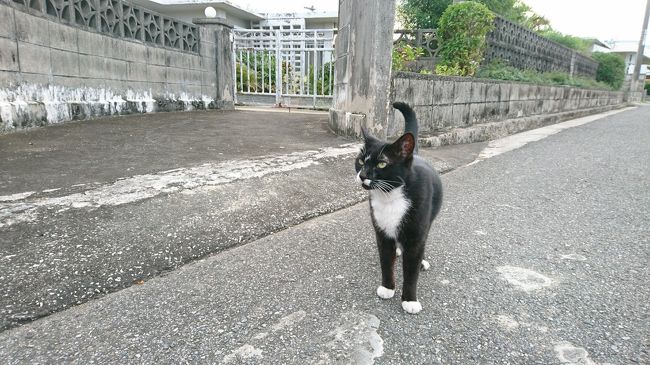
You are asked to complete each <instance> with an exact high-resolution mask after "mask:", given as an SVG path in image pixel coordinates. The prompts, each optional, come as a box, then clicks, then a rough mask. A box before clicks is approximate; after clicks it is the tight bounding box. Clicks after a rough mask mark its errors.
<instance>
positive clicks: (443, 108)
mask: <svg viewBox="0 0 650 365" xmlns="http://www.w3.org/2000/svg"><path fill="white" fill-rule="evenodd" d="M624 95H625V93H623V92H613V91H604V90H586V89H577V88H571V87H565V86H543V85H533V84H527V83H517V82H506V81H497V80H484V79H474V78H464V77H443V76H434V75H421V74H415V73H406V72H398V73H396V74H395V75H394V76H393V80H392V89H391V99H392V100H393V101H404V102H407V103H409V104H410V105H412V106H413V109H414V110H415V112H416V113H417V116H418V120H419V123H420V136H421V137H422V139H421V141H422V142H423V143H424V144H429V145H440V144H448V143H463V142H477V141H480V140H487V139H490V138H494V137H498V136H500V135H507V134H511V133H514V132H518V131H520V130H525V129H531V128H535V127H538V126H541V125H544V124H549V123H554V122H557V121H559V120H562V119H568V118H571V117H577V116H581V115H586V114H590V113H595V112H598V111H601V110H607V109H611V108H614V107H618V106H622V105H624V104H625V100H624ZM509 120H510V121H519V122H517V123H516V125H515V124H512V123H505V122H504V121H509ZM403 125H404V122H403V118H402V116H401V114H400V113H399V112H396V111H395V110H394V109H393V110H391V113H390V115H389V117H388V135H389V136H396V135H398V134H400V133H401V131H402V130H403ZM479 125H480V126H481V127H477V126H479ZM487 125H489V127H486V126H487ZM460 128H465V129H467V131H468V133H469V134H472V133H473V134H474V135H473V136H469V134H468V135H467V136H465V137H467V138H470V137H471V140H465V141H463V140H457V141H450V140H448V139H449V138H452V137H450V136H443V137H439V136H441V135H445V134H446V133H449V132H450V131H452V130H455V131H456V132H454V133H456V137H453V138H456V139H459V138H461V139H462V136H461V135H460V134H459V132H458V131H461V130H462V129H460ZM486 128H487V129H486ZM504 128H505V129H504ZM501 129H503V130H501ZM427 136H428V137H431V138H429V139H428V140H427ZM427 141H428V142H427Z"/></svg>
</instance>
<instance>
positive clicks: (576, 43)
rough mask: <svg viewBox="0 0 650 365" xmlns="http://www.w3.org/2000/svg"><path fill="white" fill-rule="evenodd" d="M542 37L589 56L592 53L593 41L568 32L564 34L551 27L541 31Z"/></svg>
mask: <svg viewBox="0 0 650 365" xmlns="http://www.w3.org/2000/svg"><path fill="white" fill-rule="evenodd" d="M539 34H540V35H541V36H542V37H544V38H547V39H550V40H552V41H554V42H557V43H559V44H562V45H564V46H567V47H569V48H571V49H575V50H576V51H578V52H580V53H582V54H584V55H587V56H589V55H590V54H591V43H592V42H591V41H590V40H587V39H583V38H580V37H574V36H572V35H568V34H562V33H560V32H558V31H556V30H553V29H549V30H546V31H543V32H540V33H539Z"/></svg>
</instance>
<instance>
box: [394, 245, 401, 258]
mask: <svg viewBox="0 0 650 365" xmlns="http://www.w3.org/2000/svg"><path fill="white" fill-rule="evenodd" d="M395 255H396V256H397V257H400V256H402V249H401V248H399V247H398V248H396V249H395Z"/></svg>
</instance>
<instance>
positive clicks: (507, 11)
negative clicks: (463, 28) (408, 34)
mask: <svg viewBox="0 0 650 365" xmlns="http://www.w3.org/2000/svg"><path fill="white" fill-rule="evenodd" d="M474 1H475V2H478V3H482V4H484V5H485V6H487V8H488V9H490V10H492V11H493V12H495V13H497V14H499V15H501V16H503V17H504V18H506V19H509V20H512V21H514V22H517V23H519V24H521V25H523V26H526V27H528V28H530V29H533V30H541V29H545V27H548V24H549V23H548V20H546V19H545V18H544V17H542V16H540V15H538V14H535V13H534V12H533V11H532V9H531V8H530V7H529V6H528V5H526V4H524V3H523V2H521V1H520V0H474ZM451 4H452V0H403V1H402V3H401V4H400V5H399V7H398V8H397V15H398V17H399V19H400V21H401V22H402V24H404V26H405V27H406V29H435V28H437V27H438V23H439V19H440V17H441V16H442V13H444V12H445V10H446V9H447V7H448V6H449V5H451Z"/></svg>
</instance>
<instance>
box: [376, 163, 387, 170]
mask: <svg viewBox="0 0 650 365" xmlns="http://www.w3.org/2000/svg"><path fill="white" fill-rule="evenodd" d="M377 167H378V168H380V169H383V168H384V167H386V163H385V162H380V163H378V164H377Z"/></svg>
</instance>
